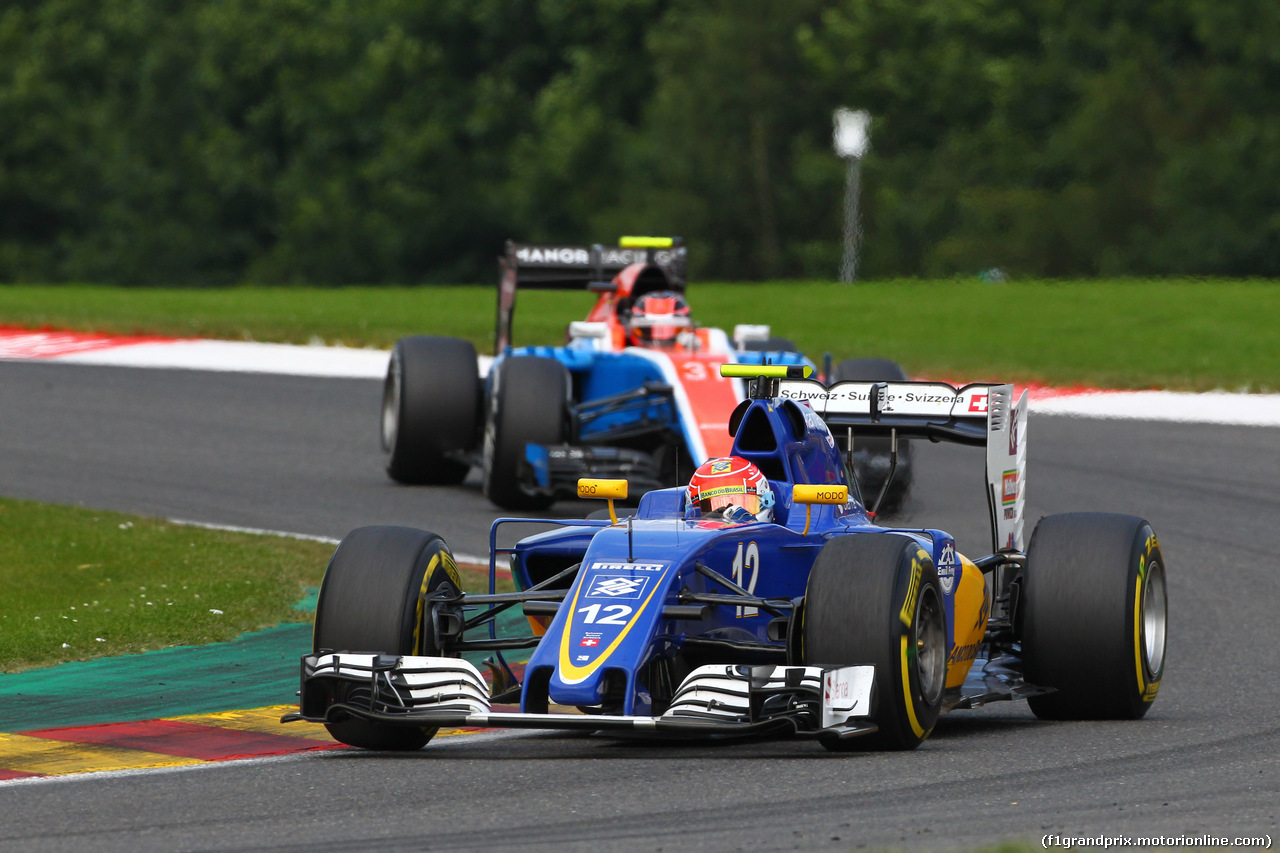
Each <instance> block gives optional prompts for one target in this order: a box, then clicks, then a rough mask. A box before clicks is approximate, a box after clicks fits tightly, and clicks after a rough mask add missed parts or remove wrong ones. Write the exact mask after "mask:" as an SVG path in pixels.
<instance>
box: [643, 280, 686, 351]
mask: <svg viewBox="0 0 1280 853" xmlns="http://www.w3.org/2000/svg"><path fill="white" fill-rule="evenodd" d="M627 325H628V326H629V330H630V337H631V343H632V344H635V345H636V346H659V347H671V346H675V344H676V339H677V337H678V336H679V334H680V333H681V332H683V331H685V330H686V329H689V328H690V327H691V326H692V325H693V321H692V320H690V319H689V303H688V302H686V301H685V299H684V297H683V296H681V295H680V294H679V293H676V292H675V291H674V290H655V291H652V292H650V293H646V294H645V295H643V296H641V297H640V298H639V299H637V300H636V302H635V305H633V306H631V317H630V318H629V319H628V321H627Z"/></svg>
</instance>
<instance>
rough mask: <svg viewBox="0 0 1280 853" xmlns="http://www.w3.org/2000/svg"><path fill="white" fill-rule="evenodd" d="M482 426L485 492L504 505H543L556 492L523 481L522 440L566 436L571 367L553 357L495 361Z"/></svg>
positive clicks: (547, 441)
mask: <svg viewBox="0 0 1280 853" xmlns="http://www.w3.org/2000/svg"><path fill="white" fill-rule="evenodd" d="M492 381H493V384H492V387H491V388H490V390H489V417H488V420H487V422H486V423H485V431H484V485H483V488H484V494H485V497H487V498H488V499H489V500H490V501H492V502H493V503H494V504H496V505H497V506H499V507H501V508H503V509H513V510H531V509H546V508H547V507H549V506H551V504H552V503H554V501H555V496H554V495H549V494H530V493H529V492H527V491H525V490H524V488H522V486H521V478H520V472H521V468H522V466H523V465H524V464H525V445H528V444H560V443H563V442H564V441H565V439H566V438H567V437H568V436H567V432H568V420H569V418H568V406H569V389H570V381H569V371H568V369H567V368H566V367H565V366H564V365H563V364H561V363H560V362H558V361H556V360H555V359H554V358H539V357H534V356H519V357H516V358H504V359H502V360H501V361H499V362H498V363H497V365H495V367H494V370H493V373H492Z"/></svg>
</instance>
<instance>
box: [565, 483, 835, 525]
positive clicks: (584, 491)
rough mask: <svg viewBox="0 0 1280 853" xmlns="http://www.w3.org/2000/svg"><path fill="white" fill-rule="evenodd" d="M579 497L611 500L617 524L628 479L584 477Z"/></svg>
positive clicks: (614, 520)
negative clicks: (617, 503)
mask: <svg viewBox="0 0 1280 853" xmlns="http://www.w3.org/2000/svg"><path fill="white" fill-rule="evenodd" d="M846 491H847V490H846ZM578 497H580V498H603V499H604V500H607V501H608V502H609V518H610V519H611V520H612V521H613V523H614V524H617V523H618V514H617V513H616V512H614V509H613V502H614V501H615V500H619V501H625V500H626V499H627V481H626V480H597V479H595V478H593V477H583V478H582V479H580V480H578Z"/></svg>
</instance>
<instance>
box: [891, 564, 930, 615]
mask: <svg viewBox="0 0 1280 853" xmlns="http://www.w3.org/2000/svg"><path fill="white" fill-rule="evenodd" d="M928 556H929V555H928V554H926V553H925V552H924V551H916V554H915V556H914V557H912V558H911V581H910V583H908V584H907V597H906V599H905V600H904V601H903V602H902V612H901V613H899V614H898V618H899V619H900V620H902V624H903V625H905V626H906V627H908V628H910V627H911V620H912V618H914V617H915V613H916V597H917V596H919V595H920V575H921V574H922V573H923V571H924V570H923V569H922V568H921V562H920V561H921V559H928Z"/></svg>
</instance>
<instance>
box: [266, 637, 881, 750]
mask: <svg viewBox="0 0 1280 853" xmlns="http://www.w3.org/2000/svg"><path fill="white" fill-rule="evenodd" d="M874 675H875V668H874V667H871V666H852V667H826V668H824V667H817V666H767V665H766V666H739V665H728V664H713V665H708V666H702V667H699V668H697V669H695V670H694V671H693V672H692V673H690V674H689V675H688V676H687V677H686V678H685V680H684V681H683V682H682V683H681V685H680V687H679V689H678V690H677V691H676V693H675V696H674V698H673V700H672V703H671V705H670V707H668V708H667V710H666V711H665V712H664V713H663V714H661V715H660V716H623V715H608V714H575V713H563V714H554V713H548V714H525V713H518V712H515V713H513V712H503V711H496V712H495V711H494V710H493V708H492V705H491V703H490V699H489V690H488V687H487V685H486V684H485V681H484V678H483V676H482V675H481V674H480V672H479V670H477V669H476V668H475V667H474V666H473V665H472V664H470V663H469V662H467V661H466V660H463V659H460V658H438V657H417V656H407V655H406V656H402V657H397V656H394V655H374V654H353V653H347V652H342V653H331V652H326V653H320V654H311V655H307V656H305V657H304V658H303V659H302V691H301V694H300V695H301V697H302V701H301V703H300V707H299V711H298V713H296V714H287V715H285V716H284V717H283V718H282V722H293V721H297V720H306V721H309V722H314V723H326V722H337V721H339V720H342V719H344V718H347V717H361V718H364V719H367V720H373V721H376V722H379V723H389V724H396V725H406V726H477V727H485V728H490V727H495V728H537V729H569V730H578V731H619V732H623V731H630V732H640V733H651V734H656V735H667V736H680V737H699V736H707V735H721V736H723V735H737V736H745V735H761V734H790V735H797V736H801V737H817V738H820V739H827V738H841V739H843V738H849V737H856V736H859V735H864V734H870V733H872V732H875V731H877V727H876V725H875V724H874V723H873V722H872V721H871V719H870V715H871V713H872V707H873V704H872V703H873V701H874V696H873V685H874ZM342 683H345V684H347V685H350V686H352V687H356V688H359V689H355V690H347V691H346V692H345V695H346V697H347V699H346V701H341V702H339V701H334V697H336V696H339V695H343V691H341V690H339V689H338V688H339V686H340V684H342Z"/></svg>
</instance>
